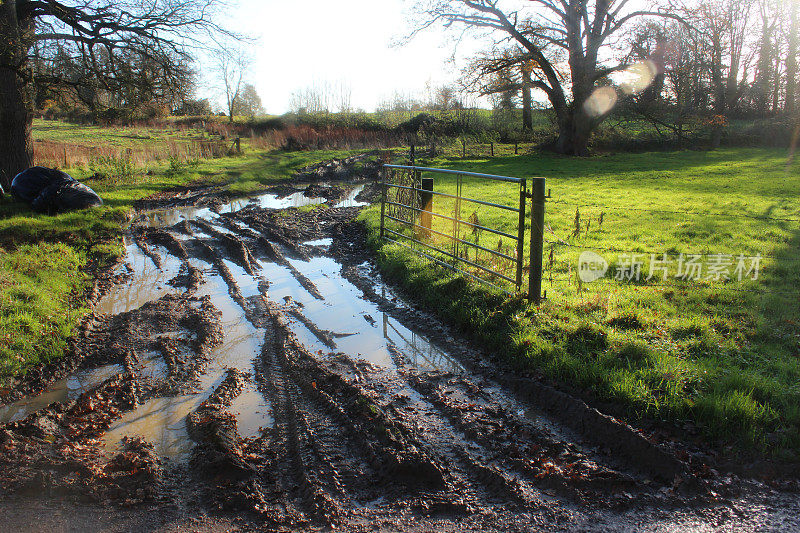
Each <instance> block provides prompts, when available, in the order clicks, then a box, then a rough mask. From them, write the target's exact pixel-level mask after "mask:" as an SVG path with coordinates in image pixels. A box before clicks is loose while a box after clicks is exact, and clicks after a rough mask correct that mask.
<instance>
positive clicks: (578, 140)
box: [411, 0, 800, 155]
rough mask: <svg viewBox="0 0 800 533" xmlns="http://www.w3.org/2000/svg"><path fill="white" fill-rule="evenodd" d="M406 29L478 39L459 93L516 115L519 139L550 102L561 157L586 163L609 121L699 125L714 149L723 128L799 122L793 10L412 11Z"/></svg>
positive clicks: (498, 7)
mask: <svg viewBox="0 0 800 533" xmlns="http://www.w3.org/2000/svg"><path fill="white" fill-rule="evenodd" d="M507 6H510V7H507ZM412 25H413V26H414V30H413V31H412V34H411V37H413V35H415V34H416V33H417V32H420V31H425V30H427V29H429V28H431V27H434V26H439V27H445V28H457V29H458V31H470V30H471V31H473V32H475V33H476V34H478V35H480V36H482V37H486V38H487V39H486V41H487V42H488V43H489V45H488V46H487V49H486V50H484V51H483V52H482V53H481V54H479V55H478V56H477V57H475V58H474V59H473V60H472V61H471V62H470V64H469V65H468V66H467V68H466V69H465V70H464V75H463V77H462V84H463V87H464V88H465V89H466V90H468V91H471V92H473V93H474V94H478V95H482V96H491V97H492V98H493V101H494V102H495V107H496V108H499V109H513V108H516V107H520V106H521V107H522V115H521V116H522V126H521V127H522V128H523V129H525V130H529V129H531V128H532V117H533V112H532V110H533V108H534V107H535V106H536V102H543V101H546V102H547V108H548V109H549V110H551V112H552V113H553V114H554V118H555V120H554V122H555V127H556V130H557V134H558V135H557V138H556V139H555V140H554V142H553V144H552V146H553V148H554V149H555V150H557V151H559V152H563V153H570V154H577V155H582V154H585V153H587V149H588V144H589V140H590V137H591V135H592V134H593V133H594V132H595V131H597V129H598V128H599V127H600V126H601V124H603V122H604V121H605V120H606V119H607V118H609V117H610V116H612V115H613V114H614V113H615V111H616V112H617V113H619V112H625V113H633V114H636V115H638V116H640V117H641V118H642V119H645V120H648V121H649V122H650V123H652V124H653V125H654V127H656V128H661V129H665V130H667V131H669V132H671V133H672V134H673V135H674V136H676V137H678V138H681V137H684V136H686V135H687V132H688V130H690V129H692V128H693V127H695V126H696V125H697V124H698V123H700V124H703V125H704V126H705V127H707V129H709V130H710V131H711V132H712V133H711V140H710V142H711V144H712V146H718V145H719V144H720V142H721V138H722V135H723V132H724V130H725V125H726V124H727V123H728V122H729V121H730V120H733V119H740V118H748V119H756V118H762V119H765V118H775V117H778V118H788V119H789V120H795V118H796V112H797V109H798V94H797V92H798V91H797V75H798V72H797V55H798V31H800V28H798V2H796V1H789V2H786V1H784V0H752V1H750V0H696V1H695V0H687V1H686V2H683V3H675V2H671V3H670V4H669V5H667V4H663V5H659V4H658V2H656V4H655V7H652V8H647V9H645V8H637V7H634V6H633V4H631V3H630V2H628V1H627V0H531V1H529V2H524V3H519V2H508V1H506V2H503V1H502V0H418V1H417V2H416V11H415V12H414V15H413V19H412Z"/></svg>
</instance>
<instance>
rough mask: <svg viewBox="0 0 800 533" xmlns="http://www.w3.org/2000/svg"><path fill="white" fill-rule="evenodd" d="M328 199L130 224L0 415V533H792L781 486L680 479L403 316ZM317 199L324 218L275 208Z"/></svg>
mask: <svg viewBox="0 0 800 533" xmlns="http://www.w3.org/2000/svg"><path fill="white" fill-rule="evenodd" d="M345 189H348V190H349V192H348V190H343V189H342V188H341V187H337V190H334V191H331V190H326V188H325V187H324V186H323V187H320V186H317V187H316V188H314V189H305V190H302V189H298V190H295V191H292V190H289V191H283V192H282V194H281V195H277V194H270V195H265V196H262V197H260V198H258V199H256V200H255V201H244V202H243V201H236V202H232V203H229V204H224V203H217V204H215V207H214V209H213V210H212V209H209V208H196V207H186V206H183V204H185V203H186V202H187V201H188V200H187V198H192V197H197V198H203V199H204V203H209V202H208V198H209V197H208V195H203V194H194V195H192V194H186V193H182V194H181V195H180V197H179V198H178V199H177V200H176V202H178V203H180V204H181V206H182V207H174V206H173V208H170V209H162V210H160V211H153V212H146V213H143V215H142V216H141V217H140V218H139V219H138V220H137V221H136V222H135V223H134V225H133V227H132V230H131V238H130V241H129V245H128V265H127V267H126V270H127V271H128V272H129V273H130V280H129V281H128V282H127V283H124V284H121V285H119V286H118V287H116V288H115V289H114V290H112V292H111V293H110V294H109V295H107V296H106V297H105V298H104V299H103V300H102V301H101V302H100V303H99V304H98V306H97V308H96V313H95V315H96V316H95V318H94V319H93V320H91V321H89V322H88V323H87V326H86V328H85V331H84V333H83V334H82V335H81V336H80V338H79V339H78V341H77V343H76V347H75V355H74V356H73V360H74V362H75V366H76V369H77V370H76V371H75V372H73V373H71V374H69V375H68V376H67V377H66V378H65V379H63V380H61V381H58V382H55V383H52V384H50V386H49V387H48V388H47V390H45V391H44V392H43V393H42V394H40V395H38V396H32V397H27V398H25V399H23V400H21V401H19V402H17V403H15V404H12V405H10V406H7V407H5V408H3V410H2V411H0V418H1V419H2V421H3V423H4V425H3V427H2V429H0V450H2V456H0V483H1V484H2V490H3V497H2V501H0V518H2V519H3V520H4V522H5V523H6V524H12V525H13V529H15V530H21V531H25V530H30V531H32V530H41V529H42V528H43V527H45V526H44V525H45V524H46V529H48V530H49V529H52V530H62V529H63V530H66V529H78V528H80V529H82V530H153V531H160V530H170V531H173V530H187V531H189V530H198V531H203V530H207V531H215V530H228V529H232V530H236V529H240V530H250V529H259V528H264V527H266V528H269V529H274V530H286V531H292V530H301V529H321V530H326V529H330V528H334V527H337V528H344V529H345V530H370V531H371V530H386V531H394V530H408V531H426V530H436V531H472V530H474V531H513V530H520V531H528V530H530V529H547V530H550V529H552V530H567V531H579V530H585V531H602V530H609V529H615V530H619V529H630V530H653V531H655V530H658V531H663V530H666V531H668V530H683V529H686V528H695V529H703V530H713V529H718V528H729V527H737V528H740V529H742V530H754V531H755V530H765V529H773V530H781V531H786V530H791V529H797V528H800V513H799V512H798V503H797V495H796V493H793V492H790V491H786V490H785V489H786V487H783V488H782V490H780V491H779V490H777V489H775V488H770V487H768V486H766V485H763V484H760V483H758V482H756V481H753V480H747V479H741V478H738V477H736V476H733V475H730V474H724V473H720V472H717V471H715V470H714V469H713V468H710V467H709V464H707V463H706V462H704V461H702V460H700V459H697V458H696V457H692V459H691V460H688V461H686V460H685V459H686V457H687V456H683V458H682V454H681V453H676V451H675V450H674V449H670V448H665V447H662V446H660V445H658V444H655V443H653V442H652V439H649V438H648V437H647V436H646V435H644V434H642V433H640V432H637V431H634V430H633V429H631V428H629V427H627V426H625V425H623V424H621V423H619V422H618V421H617V420H615V419H613V418H611V417H608V416H605V415H603V414H601V413H599V412H598V411H596V410H594V409H591V408H589V407H587V406H586V405H585V404H584V403H583V402H582V401H580V400H578V399H576V398H573V397H571V396H569V395H566V394H564V393H562V392H559V391H556V390H554V389H552V388H550V387H549V386H547V385H546V384H543V383H541V382H539V381H538V380H536V379H534V378H530V377H524V376H514V375H513V373H511V372H509V371H508V369H504V368H503V367H502V365H501V364H500V363H499V362H498V361H496V360H493V359H492V358H491V357H490V356H489V355H487V354H485V353H482V352H481V351H480V350H477V349H476V348H475V347H472V346H470V345H468V344H466V343H463V342H459V341H458V340H457V335H456V334H455V333H454V332H453V331H451V330H449V329H448V328H447V327H446V326H444V325H442V324H440V323H439V322H438V321H436V320H435V319H434V318H433V317H431V316H429V315H427V314H425V313H424V312H422V311H420V310H418V309H415V308H413V307H412V306H409V305H407V304H406V303H404V302H403V300H402V299H401V298H399V297H398V296H397V295H396V294H395V293H394V292H393V291H392V289H391V287H388V286H386V285H385V284H384V283H383V282H382V281H381V279H380V275H379V274H378V272H377V271H376V269H375V267H374V265H373V264H372V262H371V259H370V256H369V254H368V253H367V252H366V250H365V248H364V241H363V234H362V229H361V228H360V227H359V226H358V225H357V224H354V223H353V222H352V219H353V217H354V216H355V214H356V213H357V211H358V207H357V204H358V203H359V201H358V197H359V196H360V195H367V194H369V188H367V189H366V190H365V189H364V187H362V186H359V187H357V188H353V187H349V188H345ZM318 198H328V200H327V201H328V205H329V206H331V207H327V208H319V209H313V210H310V211H309V210H305V209H302V210H298V209H295V208H293V207H289V206H291V205H294V206H295V207H299V206H300V205H303V204H315V203H319V202H320V201H321V200H318ZM161 200H162V201H164V202H167V203H169V201H170V200H169V198H166V199H161ZM337 206H340V207H337ZM52 402H56V403H52ZM712 466H713V465H712ZM38 517H42V518H41V520H45V521H41V520H40V519H39V518H38Z"/></svg>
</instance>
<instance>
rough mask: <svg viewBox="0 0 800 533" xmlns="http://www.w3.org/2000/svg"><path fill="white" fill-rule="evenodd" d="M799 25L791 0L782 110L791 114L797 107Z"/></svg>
mask: <svg viewBox="0 0 800 533" xmlns="http://www.w3.org/2000/svg"><path fill="white" fill-rule="evenodd" d="M798 32H800V26H798V23H797V2H796V1H795V2H792V7H791V12H790V14H789V50H788V52H787V54H786V103H785V104H784V111H785V112H786V114H787V115H793V114H794V113H795V111H796V109H797V92H796V91H797V51H798V50H797V48H798V47H797V40H798V35H797V34H798Z"/></svg>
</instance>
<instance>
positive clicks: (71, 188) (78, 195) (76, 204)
mask: <svg viewBox="0 0 800 533" xmlns="http://www.w3.org/2000/svg"><path fill="white" fill-rule="evenodd" d="M11 194H13V195H14V196H15V197H16V198H18V199H19V200H22V201H24V202H27V203H29V204H31V207H32V208H33V209H35V210H37V211H43V212H59V211H68V210H72V209H86V208H88V207H97V206H101V205H103V200H102V199H101V198H100V197H99V196H98V195H97V194H96V193H95V192H94V191H93V190H92V189H90V188H89V187H87V186H86V185H84V184H82V183H80V182H78V181H77V180H75V178H73V177H72V176H70V175H69V174H66V173H64V172H61V171H60V170H56V169H53V168H44V167H31V168H29V169H28V170H26V171H24V172H21V173H19V174H17V176H16V177H15V178H14V181H13V182H12V183H11Z"/></svg>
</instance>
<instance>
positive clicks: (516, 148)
mask: <svg viewBox="0 0 800 533" xmlns="http://www.w3.org/2000/svg"><path fill="white" fill-rule="evenodd" d="M514 155H519V143H514Z"/></svg>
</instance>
